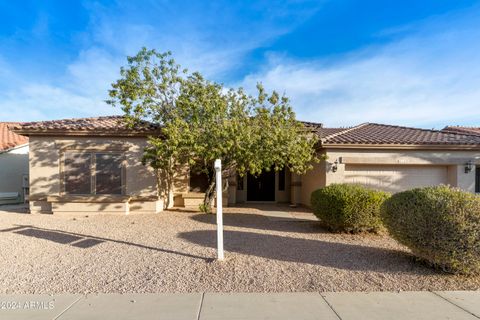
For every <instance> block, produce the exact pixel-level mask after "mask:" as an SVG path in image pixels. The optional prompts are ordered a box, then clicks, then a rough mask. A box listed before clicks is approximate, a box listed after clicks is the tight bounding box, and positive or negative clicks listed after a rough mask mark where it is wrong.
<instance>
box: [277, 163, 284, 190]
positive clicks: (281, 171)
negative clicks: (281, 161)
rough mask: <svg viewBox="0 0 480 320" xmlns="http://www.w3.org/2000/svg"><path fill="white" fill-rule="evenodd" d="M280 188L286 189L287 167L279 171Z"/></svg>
mask: <svg viewBox="0 0 480 320" xmlns="http://www.w3.org/2000/svg"><path fill="white" fill-rule="evenodd" d="M278 190H279V191H285V168H283V169H282V170H280V171H278Z"/></svg>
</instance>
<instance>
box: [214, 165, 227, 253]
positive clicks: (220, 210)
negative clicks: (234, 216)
mask: <svg viewBox="0 0 480 320" xmlns="http://www.w3.org/2000/svg"><path fill="white" fill-rule="evenodd" d="M215 184H216V188H217V192H216V193H217V259H218V260H223V259H224V258H225V256H224V254H223V208H222V205H223V204H222V161H221V160H220V159H217V160H215Z"/></svg>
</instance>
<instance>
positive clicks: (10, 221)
mask: <svg viewBox="0 0 480 320" xmlns="http://www.w3.org/2000/svg"><path fill="white" fill-rule="evenodd" d="M292 210H293V211H292ZM311 217H312V216H311V214H310V213H308V212H307V211H306V210H302V209H290V208H288V207H286V206H283V207H280V206H279V207H277V206H258V207H257V209H247V208H226V209H225V216H224V222H225V249H226V257H227V260H225V261H224V262H217V261H215V260H213V259H212V258H214V257H215V245H216V242H215V236H216V233H215V224H214V223H215V216H214V215H205V214H200V213H198V212H186V211H166V212H163V213H161V214H157V215H153V214H151V215H129V216H120V215H118V216H115V215H89V216H86V215H75V216H66V215H59V216H53V215H28V214H21V213H13V212H0V270H1V273H0V292H1V293H7V294H11V293H63V292H72V293H90V292H118V293H124V292H137V293H143V292H199V291H209V292H211V291H226V292H229V291H242V292H249V291H250V292H283V291H379V290H464V289H465V290H467V289H468V290H475V289H480V277H475V278H465V277H460V276H452V275H447V274H443V273H440V272H437V271H433V270H431V269H430V268H428V267H426V266H423V265H421V264H418V263H415V262H414V260H413V258H412V257H411V256H410V255H409V254H408V251H407V250H406V249H405V248H404V247H402V246H400V245H398V244H397V243H396V242H395V241H393V240H392V239H390V238H388V237H386V236H376V235H348V234H331V233H329V232H327V231H325V230H323V229H322V228H321V227H320V226H319V225H318V222H316V221H311V220H309V219H311ZM305 219H306V220H305Z"/></svg>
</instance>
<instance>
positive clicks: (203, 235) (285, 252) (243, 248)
mask: <svg viewBox="0 0 480 320" xmlns="http://www.w3.org/2000/svg"><path fill="white" fill-rule="evenodd" d="M215 233H216V231H214V230H212V231H210V230H201V231H191V232H184V233H181V234H179V237H180V238H182V239H185V240H187V241H189V242H192V243H195V244H198V245H201V246H204V247H211V248H215V247H216V235H215ZM224 239H225V250H228V251H232V252H237V253H241V254H246V255H251V256H257V257H261V258H266V259H273V260H279V261H286V262H298V263H308V264H314V265H320V266H324V267H331V268H338V269H344V270H354V271H374V272H384V273H411V274H419V273H421V274H433V273H435V272H434V271H432V270H430V269H428V268H425V267H422V266H418V265H416V264H415V263H414V261H413V256H412V255H410V254H408V253H407V252H404V251H399V250H390V249H384V248H376V247H368V246H362V245H352V244H344V243H338V242H327V241H322V240H313V239H299V238H291V237H284V236H279V235H271V234H260V233H252V232H243V231H224Z"/></svg>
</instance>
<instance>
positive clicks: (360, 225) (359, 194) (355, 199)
mask: <svg viewBox="0 0 480 320" xmlns="http://www.w3.org/2000/svg"><path fill="white" fill-rule="evenodd" d="M388 197H389V194H388V193H386V192H382V191H376V190H371V189H367V188H365V187H363V186H361V185H355V184H332V185H329V186H327V187H325V188H321V189H318V190H316V191H314V192H313V193H312V196H311V204H312V208H313V212H314V213H315V215H316V216H317V218H319V219H320V221H321V222H322V223H323V224H324V225H325V226H326V227H328V228H329V229H330V230H332V231H346V232H353V233H357V232H364V231H372V232H378V231H380V230H382V220H381V216H380V207H381V205H382V203H383V202H384V201H385V199H387V198H388Z"/></svg>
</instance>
